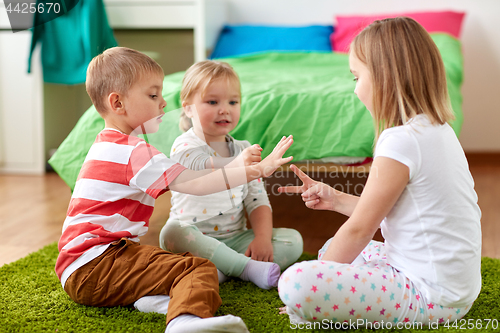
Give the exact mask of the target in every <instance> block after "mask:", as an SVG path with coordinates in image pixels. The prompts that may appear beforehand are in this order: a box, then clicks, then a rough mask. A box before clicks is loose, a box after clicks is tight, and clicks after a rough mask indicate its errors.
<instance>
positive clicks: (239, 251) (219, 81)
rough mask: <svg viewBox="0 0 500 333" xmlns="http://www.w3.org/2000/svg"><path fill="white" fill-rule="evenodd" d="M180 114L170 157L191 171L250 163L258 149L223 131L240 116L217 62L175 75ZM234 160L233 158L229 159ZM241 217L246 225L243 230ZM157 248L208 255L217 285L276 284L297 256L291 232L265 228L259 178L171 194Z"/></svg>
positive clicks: (234, 89)
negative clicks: (235, 281) (233, 280)
mask: <svg viewBox="0 0 500 333" xmlns="http://www.w3.org/2000/svg"><path fill="white" fill-rule="evenodd" d="M181 100H182V107H183V112H182V114H181V120H180V127H181V129H182V130H184V131H186V132H185V133H184V134H182V135H181V136H179V137H178V138H177V139H176V140H175V142H174V144H173V146H172V150H171V153H170V158H171V159H172V160H174V161H176V162H179V163H180V164H182V165H183V166H185V167H187V168H190V169H192V170H202V169H210V168H211V169H217V168H221V167H223V166H225V167H226V168H227V167H231V166H236V165H238V163H240V164H241V163H244V164H245V165H251V164H255V163H257V162H259V161H260V160H261V156H260V155H261V150H262V149H261V148H260V147H259V146H258V145H253V146H251V145H250V143H249V142H248V141H239V140H236V139H234V138H233V137H232V136H231V135H229V132H230V131H231V130H232V129H233V128H235V126H236V125H237V124H238V121H239V118H240V100H241V92H240V82H239V78H238V76H237V74H236V72H235V71H234V70H233V68H232V67H231V66H230V65H229V64H227V63H224V62H218V61H202V62H199V63H196V64H194V65H193V66H191V67H190V68H189V69H188V70H187V72H186V74H185V76H184V79H183V84H182V90H181ZM236 157H238V158H236ZM245 211H246V213H247V214H248V218H249V220H250V224H251V226H252V229H250V230H247V228H246V225H247V219H246V217H245ZM160 246H161V248H163V249H168V250H170V251H173V252H191V253H192V254H194V255H196V256H200V257H202V258H206V259H209V260H211V261H212V262H213V263H214V264H215V266H216V267H217V269H218V270H219V282H223V281H224V280H226V278H227V277H228V276H235V277H239V278H241V279H242V280H244V281H252V282H253V283H255V284H256V285H257V286H259V287H260V288H263V289H269V288H271V287H276V286H277V283H278V278H279V275H280V269H285V268H286V267H288V266H289V265H290V264H292V263H293V262H295V261H296V260H297V259H298V257H299V256H300V255H301V254H302V237H301V235H300V233H299V232H297V231H296V230H293V229H285V228H273V226H272V212H271V206H270V204H269V199H268V197H267V193H266V190H265V188H264V183H263V181H262V179H261V178H260V179H257V180H255V181H252V182H250V183H247V184H245V185H241V186H239V187H236V188H234V189H228V190H227V191H223V192H219V193H216V194H211V195H206V196H193V195H188V194H183V193H179V192H174V191H172V208H171V211H170V217H169V219H168V221H167V223H166V224H165V226H164V227H163V228H162V230H161V233H160Z"/></svg>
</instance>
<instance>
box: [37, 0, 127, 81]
mask: <svg viewBox="0 0 500 333" xmlns="http://www.w3.org/2000/svg"><path fill="white" fill-rule="evenodd" d="M60 2H61V5H62V6H61V10H63V9H69V10H68V11H67V12H66V13H65V14H64V15H62V16H59V17H57V18H54V19H52V20H50V21H47V20H48V19H50V17H49V16H53V15H54V13H47V12H45V13H38V12H37V13H35V17H34V24H33V29H32V31H33V35H32V40H31V49H30V54H29V59H28V73H30V71H31V58H32V55H33V50H34V49H35V47H36V45H37V43H38V42H40V43H41V44H42V46H41V47H42V49H41V57H42V69H43V80H44V81H45V82H50V83H60V84H79V83H84V82H85V78H86V75H87V66H88V64H89V63H90V61H91V60H92V58H94V57H95V56H96V55H98V54H100V53H102V52H103V51H104V50H105V49H107V48H110V47H113V46H117V45H118V43H117V42H116V39H115V37H114V36H113V30H112V29H111V27H110V26H109V24H108V19H107V17H106V10H105V8H104V4H103V1H102V0H61V1H60ZM39 3H44V1H42V0H37V6H38V4H39ZM71 7H73V8H72V9H70V8H71ZM44 21H45V23H42V22H44Z"/></svg>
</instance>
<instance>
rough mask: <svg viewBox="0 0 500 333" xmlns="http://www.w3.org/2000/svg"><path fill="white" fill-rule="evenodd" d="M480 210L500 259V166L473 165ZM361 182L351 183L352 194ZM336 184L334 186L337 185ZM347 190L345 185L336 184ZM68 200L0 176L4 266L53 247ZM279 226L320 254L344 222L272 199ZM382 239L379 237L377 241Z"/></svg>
mask: <svg viewBox="0 0 500 333" xmlns="http://www.w3.org/2000/svg"><path fill="white" fill-rule="evenodd" d="M470 169H471V172H472V175H473V177H474V180H475V183H476V192H477V194H478V197H479V206H480V207H481V210H482V214H483V215H482V231H483V248H482V250H483V252H482V254H483V256H488V257H493V258H500V204H499V199H498V198H500V164H499V163H483V162H480V163H477V164H472V163H471V167H470ZM313 176H315V178H318V177H317V175H313ZM283 181H285V182H287V181H288V182H290V181H294V179H293V177H292V178H284V179H281V180H278V181H277V180H276V179H274V180H273V181H271V182H270V183H271V184H268V191H269V192H270V193H273V192H276V191H275V189H276V187H277V186H275V187H274V188H273V187H272V186H273V185H274V184H276V183H277V182H278V183H279V182H281V183H283ZM356 181H357V182H363V181H364V180H363V179H362V177H361V178H360V179H354V180H353V182H351V188H350V189H351V190H354V191H357V190H359V189H360V187H359V186H358V187H357V188H356V187H355V186H356ZM333 185H335V184H333ZM337 185H339V186H341V187H342V186H346V183H340V182H339V183H338V184H337ZM69 199H70V190H69V188H68V187H67V186H66V184H65V183H64V182H63V181H62V180H61V179H60V178H59V177H58V176H57V175H56V174H54V173H49V174H47V175H45V176H10V175H0V203H1V204H0V235H2V239H3V241H2V242H1V243H0V266H1V265H4V264H6V263H9V262H12V261H15V260H17V259H19V258H22V257H24V256H26V255H27V254H28V253H30V252H34V251H37V250H39V249H40V248H42V247H43V246H45V245H47V244H50V243H52V242H55V241H57V240H58V239H59V237H60V235H61V228H62V224H63V221H64V218H65V214H66V209H67V207H68V202H69ZM271 204H272V205H273V211H274V224H275V226H283V227H284V226H286V227H290V228H295V229H297V230H298V231H300V232H301V234H302V236H303V238H304V250H305V251H308V252H316V251H317V250H318V249H319V248H320V247H321V245H323V243H324V242H325V241H326V240H327V239H328V238H329V237H331V236H332V235H333V234H334V233H335V231H336V230H337V228H338V226H339V225H340V224H341V223H342V222H343V221H344V220H345V217H343V216H341V215H340V214H336V213H331V212H318V211H311V210H308V209H307V208H305V207H304V206H303V203H302V201H301V199H300V198H299V197H298V196H285V195H278V196H276V195H271ZM169 210H170V195H169V194H168V193H167V194H166V195H163V196H162V197H160V199H158V200H157V202H156V207H155V212H154V214H153V216H152V219H151V222H150V230H149V232H148V234H147V235H146V236H143V237H142V238H141V242H142V243H143V244H152V245H158V235H159V232H160V229H161V227H162V226H163V224H164V222H165V221H166V220H167V218H168V213H169ZM378 237H380V235H379V236H378Z"/></svg>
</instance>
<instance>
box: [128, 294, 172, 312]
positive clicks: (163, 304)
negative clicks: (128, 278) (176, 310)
mask: <svg viewBox="0 0 500 333" xmlns="http://www.w3.org/2000/svg"><path fill="white" fill-rule="evenodd" d="M168 302H170V297H169V296H167V295H154V296H143V297H141V298H139V299H138V300H137V301H135V303H134V307H135V308H136V309H137V310H139V311H141V312H156V313H161V314H167V309H168Z"/></svg>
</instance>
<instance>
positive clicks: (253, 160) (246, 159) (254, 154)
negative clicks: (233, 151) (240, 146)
mask: <svg viewBox="0 0 500 333" xmlns="http://www.w3.org/2000/svg"><path fill="white" fill-rule="evenodd" d="M261 152H262V148H261V147H260V146H259V145H258V144H255V145H253V146H250V147H248V148H245V149H244V150H243V151H242V152H241V158H242V159H243V164H244V165H245V166H248V165H255V164H257V163H259V162H260V161H261V160H262V157H261Z"/></svg>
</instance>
